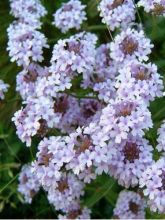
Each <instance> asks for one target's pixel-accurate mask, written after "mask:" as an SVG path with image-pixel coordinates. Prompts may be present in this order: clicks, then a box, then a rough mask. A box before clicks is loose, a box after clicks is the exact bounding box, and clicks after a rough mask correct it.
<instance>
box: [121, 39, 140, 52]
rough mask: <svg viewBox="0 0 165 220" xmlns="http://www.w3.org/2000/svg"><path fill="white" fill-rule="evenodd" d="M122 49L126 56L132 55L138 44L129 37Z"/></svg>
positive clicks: (122, 44) (124, 41) (123, 43)
mask: <svg viewBox="0 0 165 220" xmlns="http://www.w3.org/2000/svg"><path fill="white" fill-rule="evenodd" d="M120 47H121V50H122V51H123V53H124V54H125V55H132V54H133V53H134V52H135V51H136V50H137V48H138V42H137V41H135V40H134V39H132V38H131V37H128V36H127V37H125V38H124V40H123V42H122V43H121V45H120Z"/></svg>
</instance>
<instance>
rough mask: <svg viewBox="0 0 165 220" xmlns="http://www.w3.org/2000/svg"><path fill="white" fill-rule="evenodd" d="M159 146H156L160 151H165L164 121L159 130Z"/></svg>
mask: <svg viewBox="0 0 165 220" xmlns="http://www.w3.org/2000/svg"><path fill="white" fill-rule="evenodd" d="M158 135H159V136H158V139H157V142H158V145H157V146H156V148H157V150H158V151H163V152H164V151H165V121H163V123H162V125H161V127H160V128H159V129H158Z"/></svg>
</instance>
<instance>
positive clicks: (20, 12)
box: [10, 0, 47, 28]
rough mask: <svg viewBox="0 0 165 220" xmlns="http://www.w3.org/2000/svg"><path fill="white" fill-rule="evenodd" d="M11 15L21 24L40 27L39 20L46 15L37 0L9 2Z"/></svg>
mask: <svg viewBox="0 0 165 220" xmlns="http://www.w3.org/2000/svg"><path fill="white" fill-rule="evenodd" d="M10 7H11V14H12V15H13V16H14V17H15V18H18V19H19V20H20V21H21V22H24V23H26V24H28V25H29V26H33V27H35V28H40V27H41V22H40V18H41V17H43V16H45V15H46V14H47V11H46V9H45V8H44V7H43V6H42V5H41V3H40V1H39V0H10Z"/></svg>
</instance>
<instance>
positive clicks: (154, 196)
mask: <svg viewBox="0 0 165 220" xmlns="http://www.w3.org/2000/svg"><path fill="white" fill-rule="evenodd" d="M140 187H141V188H143V193H144V195H145V196H147V198H148V201H147V202H148V206H149V207H150V209H151V210H152V211H153V212H157V211H158V212H159V213H164V212H165V159H164V157H162V158H161V159H159V160H158V161H156V162H153V163H152V164H151V165H150V166H149V167H148V168H147V169H146V170H145V171H144V172H143V174H142V176H141V179H140Z"/></svg>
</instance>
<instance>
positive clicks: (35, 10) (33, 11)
mask: <svg viewBox="0 0 165 220" xmlns="http://www.w3.org/2000/svg"><path fill="white" fill-rule="evenodd" d="M27 10H28V11H29V12H31V13H36V12H37V9H36V8H34V7H33V6H29V7H28V8H27Z"/></svg>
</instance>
